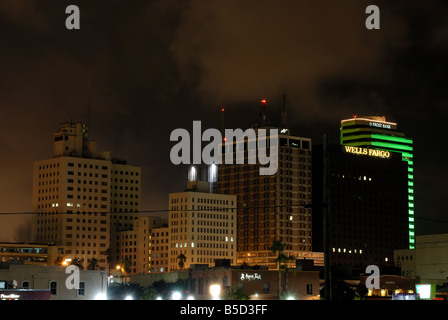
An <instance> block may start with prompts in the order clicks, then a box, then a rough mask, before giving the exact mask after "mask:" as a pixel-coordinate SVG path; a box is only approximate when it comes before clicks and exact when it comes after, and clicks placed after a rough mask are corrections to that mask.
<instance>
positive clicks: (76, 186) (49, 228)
mask: <svg viewBox="0 0 448 320" xmlns="http://www.w3.org/2000/svg"><path fill="white" fill-rule="evenodd" d="M113 168H116V164H115V161H114V160H113V159H111V158H110V154H109V152H97V151H96V144H95V142H94V141H92V140H90V139H89V135H88V128H87V127H86V126H85V125H84V124H82V123H63V124H61V125H60V126H59V130H58V131H57V132H56V133H55V134H54V154H53V157H52V158H50V159H45V160H40V161H36V162H34V167H33V212H36V213H37V215H36V216H35V221H34V222H35V228H34V238H35V241H36V242H39V243H47V244H48V243H51V244H56V245H62V246H66V247H67V249H66V250H65V252H64V257H65V258H72V259H73V258H79V259H82V260H83V262H84V268H85V269H86V268H87V265H88V261H89V260H90V259H93V258H95V259H97V260H98V261H99V267H100V269H106V268H107V267H108V266H107V259H106V254H107V249H108V248H109V247H110V246H111V242H110V236H111V234H110V233H111V220H110V211H111V206H112V205H113V206H114V208H115V209H117V212H120V203H117V204H116V203H115V201H114V202H112V199H116V197H115V196H114V197H112V190H115V181H114V180H112V176H113V174H112V170H113ZM130 171H133V169H132V167H130ZM137 179H138V178H137ZM137 185H138V183H137ZM119 186H122V185H119ZM126 186H128V185H127V184H126ZM128 188H129V186H128ZM129 192H130V191H129ZM133 195H134V197H135V193H133ZM137 202H138V201H137ZM123 208H124V209H127V208H128V206H123ZM124 209H123V210H121V211H122V212H124Z"/></svg>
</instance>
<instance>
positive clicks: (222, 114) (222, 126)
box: [221, 108, 226, 142]
mask: <svg viewBox="0 0 448 320" xmlns="http://www.w3.org/2000/svg"><path fill="white" fill-rule="evenodd" d="M224 111H225V109H224V108H221V136H222V137H223V138H222V141H223V142H225V141H226V138H225V135H224Z"/></svg>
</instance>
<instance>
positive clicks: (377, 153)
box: [345, 146, 391, 159]
mask: <svg viewBox="0 0 448 320" xmlns="http://www.w3.org/2000/svg"><path fill="white" fill-rule="evenodd" d="M345 152H347V153H353V154H360V155H365V156H371V157H377V158H386V159H389V158H390V157H391V154H390V152H389V151H385V150H377V149H369V148H360V147H352V146H345Z"/></svg>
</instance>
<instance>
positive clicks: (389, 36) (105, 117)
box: [0, 0, 448, 241]
mask: <svg viewBox="0 0 448 320" xmlns="http://www.w3.org/2000/svg"><path fill="white" fill-rule="evenodd" d="M71 4H74V5H77V6H79V9H80V13H81V28H80V30H68V29H67V28H66V27H65V20H66V18H67V17H68V14H66V13H65V9H66V7H67V6H68V5H71ZM371 4H374V5H377V6H378V7H379V8H380V12H381V20H380V21H381V29H380V30H368V29H366V27H365V20H366V18H367V17H368V14H366V13H365V9H366V7H367V6H368V5H371ZM447 17H448V5H447V4H446V2H443V1H435V0H434V1H433V0H428V1H423V0H419V1H360V0H350V1H314V2H313V1H299V0H277V1H267V0H244V1H241V0H239V1H236V0H191V1H185V0H154V1H149V0H148V1H135V0H133V1H121V0H120V1H119V0H107V1H106V0H104V1H100V0H89V1H79V0H71V1H61V0H54V1H52V0H0V75H1V76H0V110H1V117H0V128H1V129H0V153H1V156H0V179H1V180H0V212H4V213H5V212H13V213H20V212H29V211H31V210H32V208H31V205H32V164H33V161H35V160H41V159H46V158H50V157H52V148H53V144H52V143H53V142H52V139H53V133H54V132H55V131H56V130H57V128H58V124H59V123H61V122H65V121H78V120H79V121H86V122H87V120H88V105H89V90H88V87H89V83H91V87H92V90H91V94H90V97H91V130H90V133H91V138H92V139H95V140H96V141H97V145H98V149H100V150H108V151H110V152H111V155H112V157H118V158H125V159H126V160H127V161H128V163H129V164H132V165H137V166H141V168H142V174H143V178H142V193H141V198H142V201H141V210H159V209H166V208H167V204H168V203H167V202H168V193H170V192H179V191H183V189H184V186H185V182H186V166H175V165H173V164H171V162H170V157H169V151H170V149H171V147H172V146H173V145H174V143H173V142H170V133H171V131H173V130H174V129H176V128H186V129H187V130H189V131H191V130H192V122H193V120H201V121H202V128H203V130H205V129H206V128H218V129H220V128H221V118H220V117H221V114H220V110H221V108H222V107H224V108H225V110H226V112H225V127H226V128H247V127H249V126H250V125H251V124H252V123H254V122H257V121H259V116H260V111H261V107H260V99H261V98H266V99H267V100H268V117H269V119H270V121H271V124H273V125H275V124H279V123H280V119H281V117H280V115H281V113H280V112H281V111H280V110H281V109H280V108H281V104H282V95H283V94H286V97H287V108H288V125H289V127H290V128H291V129H292V134H294V135H298V136H303V137H311V138H312V139H313V141H314V142H315V143H321V142H322V135H323V133H324V132H327V133H329V134H330V137H331V140H332V141H334V142H338V138H339V124H340V120H341V119H344V118H348V117H351V116H352V115H353V114H357V115H381V116H383V115H384V116H386V118H387V120H389V121H396V122H398V128H399V130H400V131H402V132H405V133H406V135H407V136H409V137H411V138H413V139H414V153H415V161H414V165H415V196H416V197H415V206H416V218H417V220H416V231H417V235H418V234H430V233H440V232H448V223H443V221H447V222H448V216H447V209H446V197H447V196H448V187H447V182H446V181H447V178H448V169H447V165H446V163H447V161H446V159H447V158H448V154H447V147H446V138H447V133H446V130H445V129H446V127H447V125H446V119H447V118H448V103H447V93H448V88H447V84H448V81H447V80H446V79H447V71H448V68H447V67H448V65H447V57H448V19H447ZM29 217H30V215H19V214H16V215H14V216H10V215H7V216H0V241H27V240H29V238H28V236H29V230H30V229H29V226H28V225H27V224H26V223H24V221H26V220H27V219H29ZM433 220H434V221H433Z"/></svg>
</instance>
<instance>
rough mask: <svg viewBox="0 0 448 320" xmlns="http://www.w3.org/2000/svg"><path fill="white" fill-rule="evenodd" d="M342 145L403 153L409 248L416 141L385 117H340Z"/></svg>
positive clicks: (413, 227) (411, 230)
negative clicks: (405, 164) (406, 187)
mask: <svg viewBox="0 0 448 320" xmlns="http://www.w3.org/2000/svg"><path fill="white" fill-rule="evenodd" d="M340 132H341V135H340V142H341V145H345V146H352V147H359V148H369V149H376V150H385V151H389V152H392V153H398V154H401V158H402V160H403V161H405V162H407V167H408V176H407V179H408V205H409V211H408V212H409V248H410V249H414V246H415V235H414V233H415V224H414V217H415V212H414V160H413V141H412V139H410V138H408V137H405V135H404V133H402V132H399V131H397V124H396V123H393V122H387V121H386V118H385V117H377V116H369V117H357V116H354V117H353V118H351V119H345V120H342V121H341V131H340Z"/></svg>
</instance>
